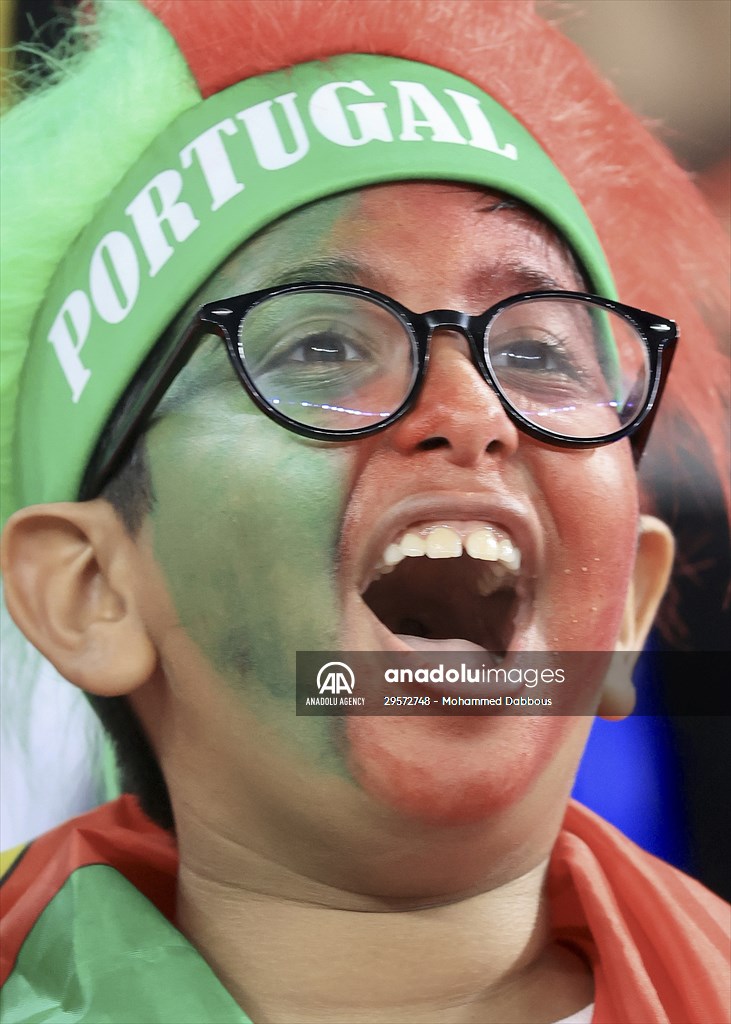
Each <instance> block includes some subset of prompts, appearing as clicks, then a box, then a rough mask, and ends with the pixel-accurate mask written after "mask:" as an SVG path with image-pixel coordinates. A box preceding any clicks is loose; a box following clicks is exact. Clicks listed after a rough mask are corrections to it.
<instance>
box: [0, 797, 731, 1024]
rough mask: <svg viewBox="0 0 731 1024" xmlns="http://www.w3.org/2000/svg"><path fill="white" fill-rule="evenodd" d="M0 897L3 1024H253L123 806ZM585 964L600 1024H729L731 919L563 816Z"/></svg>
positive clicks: (552, 893)
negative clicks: (189, 935) (191, 932)
mask: <svg viewBox="0 0 731 1024" xmlns="http://www.w3.org/2000/svg"><path fill="white" fill-rule="evenodd" d="M14 853H15V855H14V856H12V855H11V858H10V859H11V861H12V863H11V864H10V867H9V868H8V870H7V871H6V873H5V875H4V877H3V883H2V888H0V900H1V902H2V911H3V922H2V931H1V932H0V937H1V940H2V944H1V946H0V983H2V985H3V988H2V992H1V993H0V1011H1V1016H2V1020H3V1024H20V1022H23V1024H30V1022H33V1024H44V1022H47V1024H51V1022H52V1024H71V1022H73V1024H77V1022H86V1024H99V1022H100V1021H110V1022H117V1024H133V1022H140V1024H142V1022H144V1024H214V1022H219V1021H220V1022H231V1024H251V1022H250V1020H249V1018H248V1017H247V1016H246V1014H245V1013H244V1012H243V1010H241V1009H240V1007H239V1006H238V1005H237V1004H236V1003H235V1002H234V1000H233V999H232V998H231V996H230V995H229V994H228V992H227V991H226V990H225V989H224V987H223V986H222V985H221V983H220V982H219V981H218V979H217V978H216V976H215V975H214V974H213V972H212V971H211V969H210V967H209V966H208V965H207V964H206V962H205V961H204V960H203V958H202V957H201V956H200V954H199V953H197V952H196V950H195V949H194V948H193V946H191V944H190V943H189V942H188V940H187V939H186V938H185V937H184V936H183V935H182V934H181V933H180V932H179V931H178V930H177V928H176V927H175V924H174V915H175V877H176V870H177V852H176V849H175V841H174V838H173V837H172V836H171V835H170V834H169V833H167V832H165V831H163V830H162V829H160V828H158V827H157V826H156V825H153V824H152V823H151V822H150V821H149V820H148V819H147V818H146V817H145V816H144V815H143V814H142V812H141V811H140V809H139V807H138V805H137V803H136V801H135V800H134V799H133V798H132V797H129V796H125V797H121V798H120V799H119V800H117V801H115V802H114V803H111V804H106V805H105V806H103V807H100V808H98V809H97V810H95V811H91V812H90V813H89V814H86V815H82V816H81V817H79V818H76V819H75V820H73V821H71V822H68V823H67V824H65V825H62V826H60V827H59V828H57V829H55V830H54V831H52V832H49V833H47V834H46V835H44V836H42V837H41V838H39V839H36V840H35V841H34V842H32V843H30V844H29V845H28V846H26V847H25V848H24V849H22V850H19V851H14ZM548 893H549V900H550V904H551V909H552V914H553V923H554V929H555V932H556V937H557V939H558V940H559V941H562V942H565V943H567V944H570V945H572V946H573V947H574V948H577V949H579V950H580V951H581V952H582V953H583V954H584V955H585V956H586V957H587V959H589V960H590V962H591V964H592V968H593V972H594V981H595V1010H594V1024H639V1022H643V1024H644V1022H647V1024H650V1022H651V1024H671V1022H673V1024H677V1022H679V1021H683V1022H684V1024H718V1022H720V1021H728V1020H729V1019H731V1006H730V1005H729V1003H730V1001H731V996H730V993H731V978H730V977H729V962H728V951H729V930H730V929H729V925H730V924H731V913H730V909H729V907H728V905H727V904H726V903H724V902H723V901H722V900H720V899H718V897H716V896H714V895H713V894H712V893H709V892H708V891H707V890H706V889H704V888H703V887H702V886H701V885H699V884H698V883H697V882H695V881H693V880H692V879H690V878H688V877H686V876H685V875H682V874H680V873H679V872H678V871H676V870H675V869H673V868H671V867H669V866H668V865H666V864H663V863H662V862H661V861H658V860H657V859H656V858H654V857H652V856H651V855H649V854H647V853H645V852H644V851H643V850H640V849H639V848H638V847H637V846H635V845H634V844H633V843H631V842H630V841H629V840H628V839H626V838H625V837H624V836H622V835H621V834H620V833H619V832H617V831H616V829H614V828H613V827H612V826H611V825H608V824H607V823H606V822H604V821H602V819H601V818H598V817H597V816H596V815H595V814H593V813H592V812H590V811H587V810H586V809H585V808H583V807H581V806H580V805H579V804H570V805H569V807H568V809H567V814H566V819H565V821H564V827H563V830H562V831H561V833H560V835H559V838H558V841H557V843H556V847H555V849H554V855H553V858H552V862H551V869H550V873H549V881H548Z"/></svg>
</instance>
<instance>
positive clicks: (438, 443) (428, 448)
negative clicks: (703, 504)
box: [418, 437, 449, 452]
mask: <svg viewBox="0 0 731 1024" xmlns="http://www.w3.org/2000/svg"><path fill="white" fill-rule="evenodd" d="M418 448H419V450H420V451H422V452H432V451H434V450H435V449H436V448H449V441H448V440H447V438H446V437H427V438H425V440H423V441H420V442H419V445H418Z"/></svg>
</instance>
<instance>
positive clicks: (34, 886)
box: [0, 796, 177, 984]
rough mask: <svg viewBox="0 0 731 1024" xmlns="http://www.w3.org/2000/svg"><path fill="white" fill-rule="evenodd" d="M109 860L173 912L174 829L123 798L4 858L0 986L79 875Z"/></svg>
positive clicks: (161, 907)
mask: <svg viewBox="0 0 731 1024" xmlns="http://www.w3.org/2000/svg"><path fill="white" fill-rule="evenodd" d="M99 866H104V867H106V868H108V869H111V870H112V871H115V872H117V873H118V874H119V875H121V876H123V877H124V878H126V879H128V880H129V881H131V882H132V883H133V885H134V886H135V887H136V888H137V889H139V890H140V891H141V892H142V894H143V896H145V897H146V898H147V899H149V900H150V901H151V902H152V903H154V904H155V906H156V907H157V908H158V909H159V910H160V911H161V912H162V913H163V914H165V915H166V916H169V915H171V914H172V908H173V905H174V887H175V873H176V870H177V852H176V848H175V841H174V839H173V837H172V836H171V835H169V834H168V833H166V832H165V831H164V830H162V829H160V828H159V827H158V826H157V825H155V824H153V822H151V821H150V820H149V819H148V818H147V817H146V816H145V815H144V814H143V813H142V811H141V810H140V808H139V806H138V804H137V802H136V800H134V799H133V798H132V797H129V796H124V797H120V798H119V799H118V800H115V801H113V802H112V803H108V804H104V805H103V806H102V807H98V808H96V809H95V810H93V811H90V812H88V813H87V814H83V815H81V816H79V817H77V818H74V819H72V820H71V821H68V822H65V823H64V824H63V825H60V826H58V828H55V829H53V830H52V831H50V832H47V833H45V834H44V835H42V836H39V837H38V838H37V839H34V840H33V841H32V842H30V843H28V844H26V845H24V846H20V847H16V848H15V849H14V850H11V851H8V853H7V854H4V855H3V857H2V867H3V871H2V888H1V889H0V896H1V897H2V910H3V919H2V924H1V925H0V934H1V935H2V952H1V953H0V984H4V982H5V981H6V980H7V978H8V976H9V974H10V973H11V971H12V970H13V967H14V964H15V961H16V959H17V956H18V953H19V951H20V949H21V947H22V945H23V943H24V942H25V940H26V938H27V937H28V935H29V933H30V932H31V930H32V929H33V927H34V926H35V924H36V922H37V921H38V919H39V918H40V917H41V915H42V914H43V913H44V912H45V911H46V910H48V908H50V907H51V905H52V904H54V902H55V901H57V900H58V898H59V897H60V895H61V893H62V892H63V891H64V890H65V889H67V888H68V886H69V883H70V880H71V879H75V878H76V877H77V876H78V873H79V872H81V871H84V870H85V869H88V868H92V867H99Z"/></svg>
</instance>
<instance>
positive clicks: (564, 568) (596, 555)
mask: <svg viewBox="0 0 731 1024" xmlns="http://www.w3.org/2000/svg"><path fill="white" fill-rule="evenodd" d="M615 448H618V449H619V446H615ZM559 454H563V453H559ZM559 469H560V473H559ZM545 479H546V484H545V488H544V494H545V495H546V496H547V500H548V501H549V502H550V506H551V508H550V517H551V519H552V522H553V527H554V530H555V535H554V538H553V541H554V542H553V544H552V551H551V556H550V560H551V566H550V571H549V573H548V574H547V578H548V580H549V581H550V583H549V586H550V589H551V603H550V608H551V612H552V620H553V624H554V627H555V629H556V631H557V637H558V636H561V637H563V639H562V640H561V643H560V644H559V645H558V647H559V649H560V648H561V647H563V648H564V649H569V650H570V649H574V650H586V651H591V650H607V649H612V648H613V647H614V644H615V642H616V639H617V636H618V633H619V630H620V627H621V622H622V615H623V612H624V607H625V602H626V599H627V594H628V590H629V586H630V582H631V579H632V570H633V568H634V561H635V556H636V547H637V531H638V524H639V508H638V495H637V483H636V477H635V471H634V467H633V465H632V461H631V457H630V455H629V451H628V450H627V451H624V450H617V451H613V450H611V448H610V447H608V448H606V449H595V450H594V451H592V452H589V453H577V457H573V456H571V457H570V458H569V459H566V457H565V456H564V462H563V464H562V465H561V466H560V467H559V466H557V467H556V470H555V474H549V476H548V477H546V478H545ZM550 480H560V482H561V485H560V487H557V485H556V484H555V483H552V482H549V481H550Z"/></svg>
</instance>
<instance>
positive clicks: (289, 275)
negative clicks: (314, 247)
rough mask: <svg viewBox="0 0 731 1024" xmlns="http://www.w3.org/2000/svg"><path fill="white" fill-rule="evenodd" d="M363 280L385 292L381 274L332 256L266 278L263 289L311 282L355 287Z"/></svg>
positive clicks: (359, 264)
mask: <svg viewBox="0 0 731 1024" xmlns="http://www.w3.org/2000/svg"><path fill="white" fill-rule="evenodd" d="M364 280H368V281H375V282H377V283H378V284H377V287H378V288H379V290H381V291H385V284H386V282H385V278H384V276H383V274H379V273H378V272H377V271H376V270H374V268H372V267H369V266H367V265H366V264H363V263H356V262H355V261H354V260H349V259H345V258H343V257H338V256H333V257H329V258H328V257H325V258H324V259H319V260H310V261H308V262H307V263H300V264H298V265H297V266H291V267H287V268H285V269H284V270H282V271H280V272H279V273H277V274H275V275H274V276H273V277H267V283H266V285H264V287H268V288H278V287H279V286H280V285H285V284H308V283H309V282H311V281H325V282H327V283H329V284H340V283H342V284H354V285H357V284H362V283H363V281H364Z"/></svg>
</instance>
